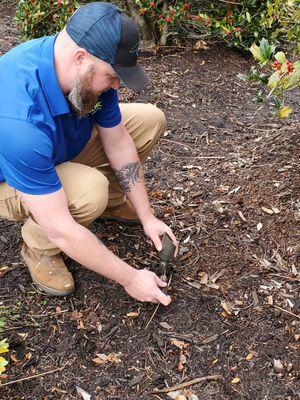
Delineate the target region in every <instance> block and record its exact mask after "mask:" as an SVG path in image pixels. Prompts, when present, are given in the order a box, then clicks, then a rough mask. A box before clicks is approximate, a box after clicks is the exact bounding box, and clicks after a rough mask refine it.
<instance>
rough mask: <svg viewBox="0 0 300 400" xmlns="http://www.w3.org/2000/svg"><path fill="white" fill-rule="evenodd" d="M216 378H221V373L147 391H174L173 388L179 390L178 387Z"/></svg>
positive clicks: (153, 392) (181, 387)
mask: <svg viewBox="0 0 300 400" xmlns="http://www.w3.org/2000/svg"><path fill="white" fill-rule="evenodd" d="M218 379H222V376H221V375H208V376H203V377H202V378H195V379H192V380H191V381H187V382H183V383H180V384H179V385H176V386H170V387H168V388H163V389H156V390H153V391H152V392H149V394H156V393H168V392H174V391H175V390H179V389H183V388H186V387H188V386H192V385H196V384H197V383H201V382H205V381H216V380H218Z"/></svg>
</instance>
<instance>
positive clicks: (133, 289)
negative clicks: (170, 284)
mask: <svg viewBox="0 0 300 400" xmlns="http://www.w3.org/2000/svg"><path fill="white" fill-rule="evenodd" d="M123 286H124V289H125V290H126V292H127V293H128V294H129V295H130V296H132V297H134V298H135V299H137V300H139V301H148V302H151V303H161V304H163V305H164V306H167V305H169V304H170V303H171V297H170V296H167V295H165V294H164V293H163V292H162V291H161V290H160V287H161V288H164V287H166V286H167V284H166V282H163V281H162V280H161V279H160V278H159V277H158V276H157V275H156V274H155V273H154V272H151V271H148V270H147V269H142V270H136V272H135V273H134V274H133V276H131V279H130V281H129V282H127V283H126V284H124V285H123Z"/></svg>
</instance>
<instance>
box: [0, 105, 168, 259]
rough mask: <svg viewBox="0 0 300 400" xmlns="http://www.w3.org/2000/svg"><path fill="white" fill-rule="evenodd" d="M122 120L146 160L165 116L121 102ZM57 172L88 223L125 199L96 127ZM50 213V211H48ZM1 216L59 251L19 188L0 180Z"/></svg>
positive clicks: (26, 236)
mask: <svg viewBox="0 0 300 400" xmlns="http://www.w3.org/2000/svg"><path fill="white" fill-rule="evenodd" d="M120 108H121V112H122V118H123V122H124V124H125V126H126V129H127V131H128V132H129V134H130V135H131V137H132V139H133V141H134V143H135V146H136V148H137V151H138V154H139V157H140V160H141V162H142V163H143V162H145V160H146V159H147V157H148V155H149V153H150V152H151V150H152V148H153V146H154V145H155V143H156V142H157V140H158V138H159V136H160V135H161V133H162V132H163V130H164V128H165V116H164V114H163V112H162V111H160V110H159V109H158V108H156V107H155V106H153V105H151V104H141V103H137V104H120ZM55 169H56V171H57V173H58V175H59V178H60V180H61V183H62V186H63V188H64V191H65V193H66V196H67V199H68V205H69V210H70V212H71V214H72V216H73V218H74V219H75V220H76V221H77V222H78V223H80V224H81V225H83V226H89V225H90V224H91V223H92V222H93V221H94V220H95V219H96V218H98V217H99V216H100V215H101V214H102V212H103V211H104V210H105V208H106V206H107V205H109V206H112V207H114V206H118V205H120V204H122V203H123V202H124V201H125V196H124V193H123V191H122V189H121V187H120V186H119V184H118V181H117V179H116V177H115V175H114V173H113V171H112V169H111V168H110V165H109V163H108V160H107V158H106V156H105V153H104V151H103V149H102V147H101V143H100V140H99V137H98V136H97V134H96V130H94V131H93V134H92V137H91V139H90V140H89V142H88V143H87V144H86V146H85V147H84V149H83V150H82V151H81V153H80V154H79V155H78V156H77V157H75V158H74V159H73V160H72V161H70V162H65V163H62V164H60V165H57V166H56V168H55ZM45 213H47V210H45ZM0 218H5V219H10V220H13V221H22V220H24V219H26V218H27V220H26V222H25V223H24V225H23V227H22V237H23V240H24V242H25V243H26V244H27V245H28V246H29V247H30V248H31V249H33V250H34V251H37V252H39V253H41V254H44V255H48V256H51V255H54V254H57V253H59V252H60V249H59V248H57V247H56V246H55V245H54V244H53V243H52V242H51V241H50V240H49V239H48V237H47V236H46V235H45V233H44V232H43V231H42V229H41V228H40V226H39V225H38V224H37V223H36V222H35V221H34V219H33V217H32V216H31V215H30V212H29V210H28V208H27V207H26V205H25V204H24V203H23V202H22V201H21V198H20V196H19V195H18V192H17V191H16V189H14V188H12V187H10V186H9V185H8V184H7V183H6V182H2V183H0Z"/></svg>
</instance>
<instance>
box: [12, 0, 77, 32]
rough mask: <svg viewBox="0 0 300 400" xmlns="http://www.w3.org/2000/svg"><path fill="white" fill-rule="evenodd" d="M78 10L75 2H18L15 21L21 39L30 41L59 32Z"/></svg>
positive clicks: (31, 0)
mask: <svg viewBox="0 0 300 400" xmlns="http://www.w3.org/2000/svg"><path fill="white" fill-rule="evenodd" d="M76 8H78V3H77V1H69V0H56V1H53V0H49V1H44V0H42V1H38V0H29V1H25V0H20V1H19V2H18V5H17V11H16V20H17V22H18V26H19V28H20V31H21V36H22V39H24V40H26V39H32V38H37V37H41V36H45V35H52V34H54V33H56V32H59V31H60V30H61V29H62V28H63V27H64V26H65V24H66V22H67V21H68V19H69V17H70V15H71V14H72V13H73V12H74V11H75V10H76Z"/></svg>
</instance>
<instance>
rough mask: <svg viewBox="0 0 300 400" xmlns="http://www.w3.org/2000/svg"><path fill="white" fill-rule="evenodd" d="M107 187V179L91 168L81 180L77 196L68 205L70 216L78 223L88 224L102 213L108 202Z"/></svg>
mask: <svg viewBox="0 0 300 400" xmlns="http://www.w3.org/2000/svg"><path fill="white" fill-rule="evenodd" d="M108 185H109V182H108V180H107V178H106V177H105V176H104V175H103V174H101V172H99V171H97V170H96V169H92V168H91V172H90V173H89V175H88V176H86V177H85V178H84V179H82V180H81V183H80V185H79V186H80V187H79V188H78V189H79V191H78V196H77V198H76V199H75V201H73V202H72V204H70V211H71V214H72V215H73V217H74V218H75V219H76V220H77V221H78V222H79V223H81V224H83V225H85V224H89V223H90V222H91V221H93V220H94V219H96V218H97V217H99V216H100V215H101V214H102V213H103V211H104V210H105V208H106V206H107V202H108Z"/></svg>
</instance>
